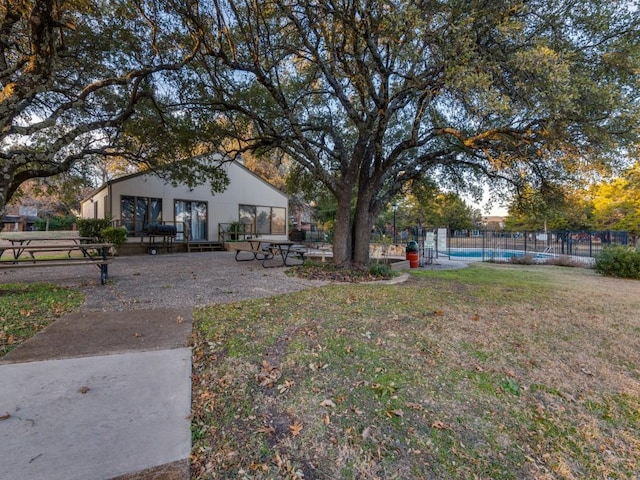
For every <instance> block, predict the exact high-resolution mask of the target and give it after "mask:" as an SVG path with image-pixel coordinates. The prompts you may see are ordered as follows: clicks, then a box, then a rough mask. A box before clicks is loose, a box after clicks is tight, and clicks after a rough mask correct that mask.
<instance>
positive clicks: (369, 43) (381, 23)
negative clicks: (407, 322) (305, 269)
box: [182, 0, 640, 266]
mask: <svg viewBox="0 0 640 480" xmlns="http://www.w3.org/2000/svg"><path fill="white" fill-rule="evenodd" d="M191 5H192V9H191V12H190V16H189V21H190V22H192V23H194V24H198V25H199V26H200V28H199V32H201V33H202V37H201V41H202V44H203V55H201V56H198V58H197V62H195V63H191V64H190V65H191V66H192V67H193V69H192V70H191V72H190V75H189V76H188V77H184V81H185V88H183V89H182V93H183V102H184V104H185V105H189V107H190V108H192V109H198V110H199V111H200V112H201V113H200V114H199V115H200V121H202V122H205V121H213V122H214V123H215V124H216V126H217V127H219V128H221V129H222V130H224V131H218V132H217V133H219V134H220V135H222V136H228V137H230V138H234V139H238V140H239V142H238V145H242V147H241V148H239V150H240V151H241V150H242V149H244V150H251V151H254V152H256V154H261V153H263V152H269V151H277V152H279V153H280V154H282V155H285V156H287V157H289V158H290V159H292V160H293V161H294V162H296V163H297V165H299V167H300V171H302V172H305V173H306V174H308V175H309V176H311V177H313V179H315V180H316V181H318V182H320V183H321V184H322V185H323V186H324V187H325V188H326V189H327V190H328V191H329V192H331V194H332V195H333V196H334V197H335V199H336V205H337V211H336V217H335V218H336V220H335V221H336V224H335V239H334V244H333V251H334V260H335V262H336V263H337V264H339V265H343V266H347V265H352V266H363V265H365V264H366V263H367V262H368V258H369V248H368V245H369V240H370V235H371V230H372V226H373V224H374V221H375V219H376V218H377V217H378V215H379V214H380V213H381V212H383V211H384V209H385V208H387V207H388V205H389V203H390V202H391V201H392V199H393V198H395V197H396V196H397V195H399V194H401V193H402V192H403V189H404V188H405V187H406V185H407V184H408V183H409V182H411V181H413V180H416V179H420V178H429V179H432V180H434V181H436V182H437V183H438V184H439V185H441V186H442V187H443V188H446V187H448V186H451V185H457V186H468V185H469V184H470V183H473V182H474V180H476V179H478V178H479V177H481V176H486V177H489V178H491V179H493V181H492V185H493V186H496V187H498V186H499V184H500V182H499V180H502V181H506V182H510V183H511V184H513V185H516V186H522V185H523V184H524V183H529V184H531V185H532V186H533V188H534V189H538V188H539V187H540V186H541V185H543V184H544V183H545V182H552V183H553V182H555V183H561V182H564V181H566V180H568V179H570V178H571V177H579V176H581V175H583V174H585V173H586V172H588V171H589V170H591V169H594V168H605V167H607V166H610V165H611V164H612V163H615V160H616V159H617V158H618V155H617V154H618V152H619V149H620V148H621V147H623V146H625V145H629V144H630V143H631V142H633V140H634V138H635V137H636V136H637V133H638V130H637V125H638V84H637V68H638V63H639V62H638V58H639V42H640V24H639V22H638V21H637V10H638V1H637V0H633V1H629V2H611V1H604V0H590V1H584V2H578V3H576V2H575V1H573V0H571V1H570V0H555V1H552V2H549V1H548V0H544V1H543V0H533V1H522V0H520V1H507V0H496V1H491V2H486V1H469V0H464V1H462V0H447V1H430V0H426V1H422V2H417V3H416V2H390V1H387V0H359V1H343V0H333V1H326V0H298V1H295V2H292V1H291V0H271V1H267V2H240V1H237V0H220V1H217V2H214V3H211V4H198V3H197V1H195V0H194V1H192V2H191Z"/></svg>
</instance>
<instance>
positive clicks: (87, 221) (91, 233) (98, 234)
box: [78, 218, 111, 242]
mask: <svg viewBox="0 0 640 480" xmlns="http://www.w3.org/2000/svg"><path fill="white" fill-rule="evenodd" d="M110 226H111V219H110V218H79V219H78V232H79V233H80V236H81V237H91V238H95V239H96V241H98V242H101V241H103V240H104V239H103V237H102V230H104V229H105V228H108V227H110Z"/></svg>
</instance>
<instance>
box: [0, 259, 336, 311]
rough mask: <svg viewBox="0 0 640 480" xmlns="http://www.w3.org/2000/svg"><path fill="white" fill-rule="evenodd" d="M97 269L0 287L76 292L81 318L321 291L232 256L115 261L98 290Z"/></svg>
mask: <svg viewBox="0 0 640 480" xmlns="http://www.w3.org/2000/svg"><path fill="white" fill-rule="evenodd" d="M99 273H100V272H99V270H98V268H96V267H94V266H92V265H84V266H75V267H52V268H26V269H21V270H8V271H7V270H4V271H2V272H0V282H3V283H10V282H27V283H28V282H45V283H55V284H57V285H64V286H70V287H76V288H80V289H81V290H82V291H83V292H84V294H85V296H86V301H85V303H84V304H83V306H82V307H81V310H82V311H85V312H101V311H102V312H106V311H124V310H132V309H159V308H193V307H198V306H204V305H211V304H214V303H227V302H234V301H239V300H245V299H249V298H262V297H268V296H272V295H276V294H279V293H287V292H293V291H298V290H302V289H304V288H309V287H314V286H319V285H323V284H324V283H325V282H323V281H318V280H303V279H300V278H292V277H288V276H287V275H286V274H285V269H284V268H280V267H277V268H264V267H263V266H262V264H261V263H260V262H256V261H248V262H237V261H236V260H235V259H234V253H233V252H203V253H171V254H159V255H136V256H124V257H117V258H116V259H115V260H114V262H113V263H112V264H111V265H109V281H108V283H107V284H106V285H101V284H100V274H99Z"/></svg>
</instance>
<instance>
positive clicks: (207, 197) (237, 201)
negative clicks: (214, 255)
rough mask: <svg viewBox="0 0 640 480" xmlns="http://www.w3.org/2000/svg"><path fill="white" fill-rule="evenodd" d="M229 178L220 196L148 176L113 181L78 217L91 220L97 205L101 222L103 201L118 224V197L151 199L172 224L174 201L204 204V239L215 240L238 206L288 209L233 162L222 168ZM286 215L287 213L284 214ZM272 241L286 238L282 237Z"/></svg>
mask: <svg viewBox="0 0 640 480" xmlns="http://www.w3.org/2000/svg"><path fill="white" fill-rule="evenodd" d="M224 168H225V170H226V172H227V175H228V177H229V185H228V187H227V189H226V190H225V191H224V192H220V193H216V194H215V195H213V194H212V193H211V188H210V187H209V186H208V185H200V186H197V187H195V188H193V189H190V188H188V187H187V186H185V185H179V186H177V187H173V186H172V185H171V184H170V183H166V182H165V181H164V180H162V179H161V178H159V177H157V176H155V175H152V174H149V175H134V176H131V177H126V178H123V179H122V180H116V181H114V182H112V183H111V184H109V185H107V186H105V187H103V188H102V189H101V190H99V191H97V192H96V193H95V194H94V195H93V196H92V197H91V198H89V199H87V200H85V201H84V202H83V204H82V216H83V217H84V218H93V217H94V207H93V203H92V202H95V201H97V202H98V211H99V214H98V218H104V216H105V213H107V214H108V213H109V212H105V210H104V208H103V205H104V199H105V198H109V197H108V195H110V200H111V218H112V219H113V220H116V221H118V220H120V199H121V197H122V196H136V197H152V198H161V199H162V219H163V221H165V222H172V221H173V220H174V201H175V200H187V201H198V202H205V203H206V204H207V220H208V224H207V225H208V238H209V240H214V241H215V240H218V224H220V223H231V222H235V221H238V207H239V205H256V206H263V207H279V208H284V209H287V208H288V197H287V196H286V195H285V194H284V193H283V192H281V191H280V190H278V189H276V188H274V187H273V186H271V185H270V184H268V183H267V182H265V181H264V180H262V179H261V178H259V177H258V176H256V175H254V174H253V173H251V172H250V171H249V170H247V169H246V168H244V167H243V166H241V165H240V164H238V163H236V162H230V163H227V164H225V166H224ZM287 215H288V211H287ZM273 238H279V239H282V238H286V236H284V235H280V236H277V235H276V236H273Z"/></svg>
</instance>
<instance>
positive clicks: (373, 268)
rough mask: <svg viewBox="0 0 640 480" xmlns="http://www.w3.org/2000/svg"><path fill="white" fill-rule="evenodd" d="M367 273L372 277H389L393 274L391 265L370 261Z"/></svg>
mask: <svg viewBox="0 0 640 480" xmlns="http://www.w3.org/2000/svg"><path fill="white" fill-rule="evenodd" d="M369 273H370V274H371V275H373V276H374V277H384V278H389V277H392V276H393V272H392V271H391V265H388V264H386V263H372V264H371V265H369Z"/></svg>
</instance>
